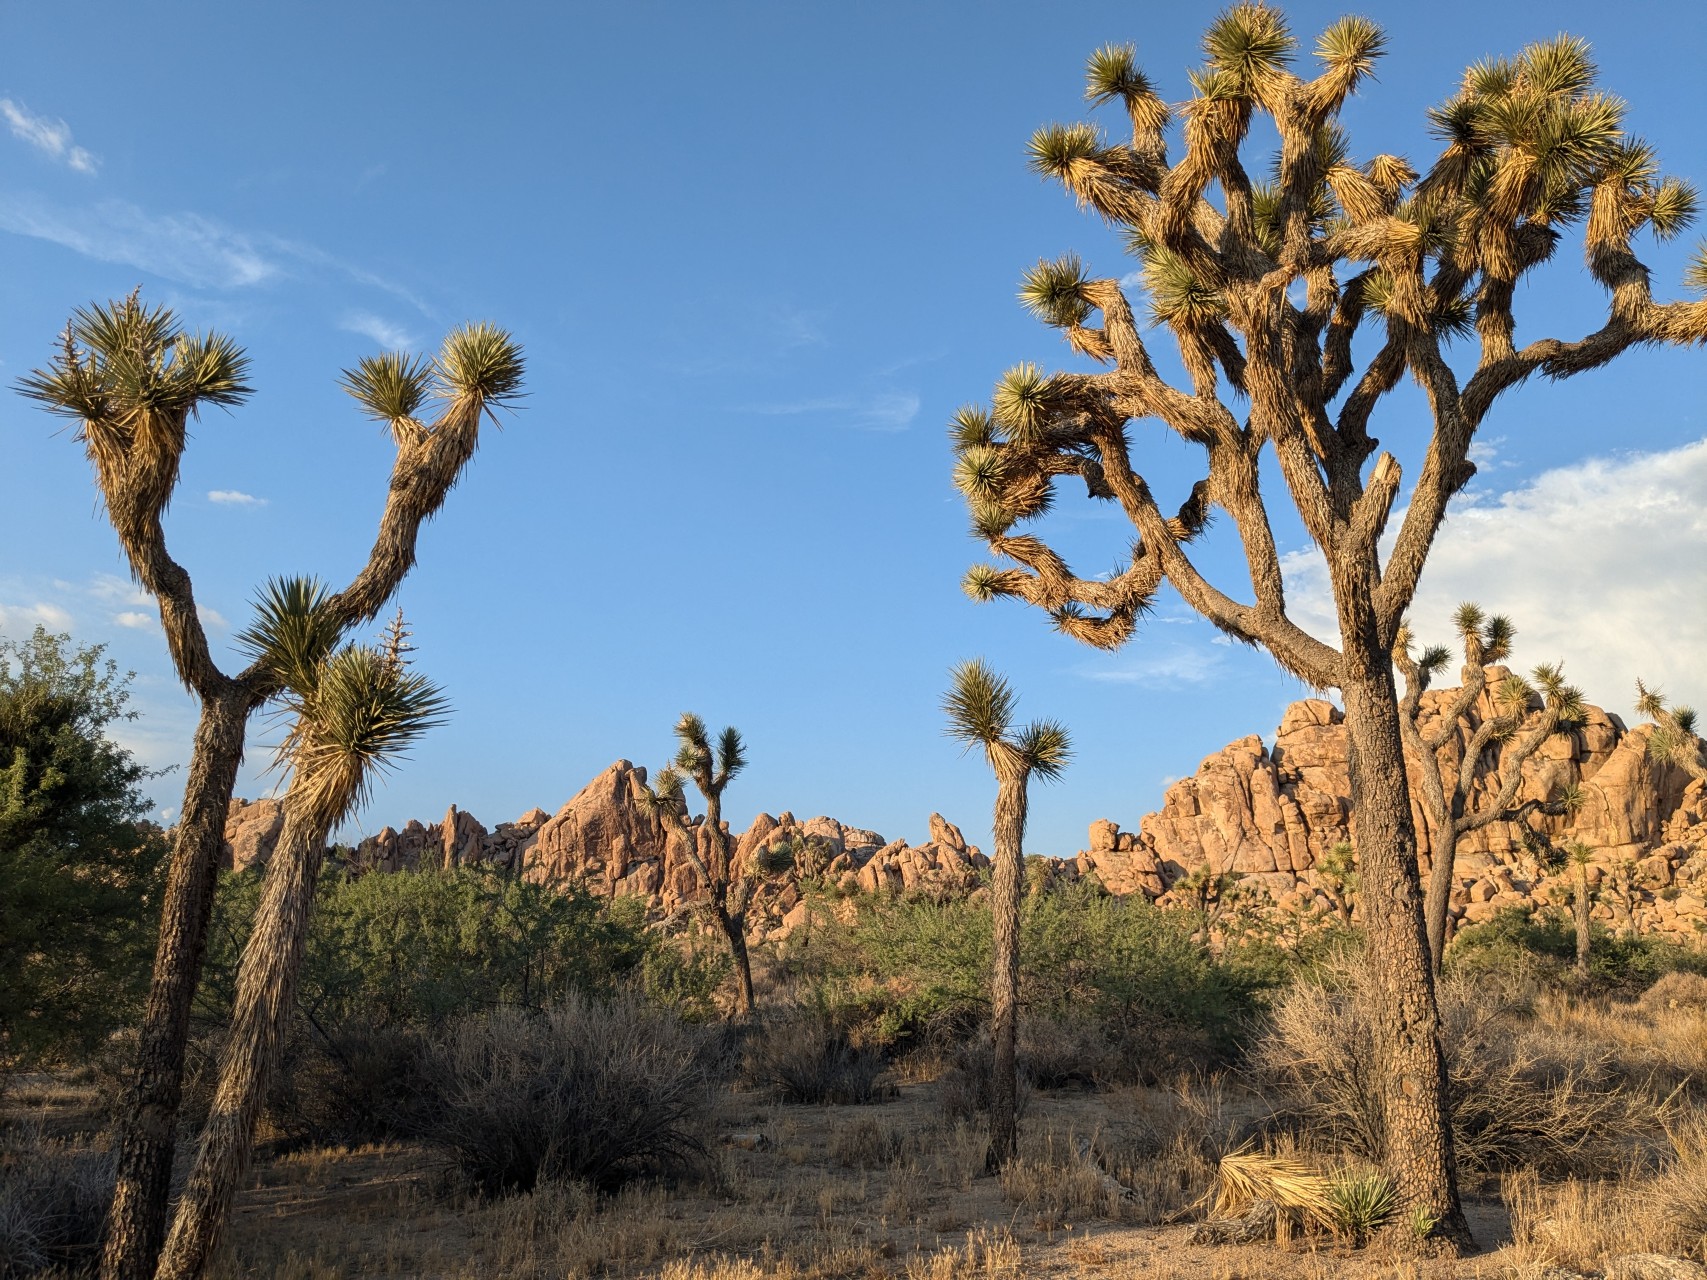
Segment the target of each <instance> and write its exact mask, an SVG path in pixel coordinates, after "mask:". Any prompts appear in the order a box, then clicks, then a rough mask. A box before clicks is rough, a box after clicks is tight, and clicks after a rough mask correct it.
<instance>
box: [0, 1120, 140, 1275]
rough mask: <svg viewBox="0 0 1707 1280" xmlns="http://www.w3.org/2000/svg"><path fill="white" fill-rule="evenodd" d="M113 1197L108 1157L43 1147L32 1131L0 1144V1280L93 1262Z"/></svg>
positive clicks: (28, 1128) (28, 1129)
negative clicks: (109, 1203) (108, 1205)
mask: <svg viewBox="0 0 1707 1280" xmlns="http://www.w3.org/2000/svg"><path fill="white" fill-rule="evenodd" d="M112 1194H113V1162H112V1157H111V1156H110V1155H109V1154H107V1153H105V1152H97V1151H80V1150H73V1149H71V1148H68V1147H64V1146H61V1145H59V1144H56V1143H51V1142H47V1141H45V1140H43V1138H42V1135H41V1133H40V1131H39V1129H35V1128H33V1127H31V1126H23V1127H20V1128H18V1129H14V1130H12V1131H10V1132H8V1133H7V1134H6V1135H5V1136H4V1138H0V1280H13V1277H18V1276H29V1275H34V1274H36V1273H37V1272H40V1271H46V1270H48V1269H50V1268H76V1267H80V1266H82V1265H83V1264H85V1263H87V1262H88V1261H90V1260H92V1259H93V1258H94V1257H95V1256H96V1255H97V1253H98V1252H99V1249H100V1239H101V1226H102V1223H103V1221H104V1220H105V1217H106V1209H107V1202H108V1201H109V1200H110V1199H111V1198H112Z"/></svg>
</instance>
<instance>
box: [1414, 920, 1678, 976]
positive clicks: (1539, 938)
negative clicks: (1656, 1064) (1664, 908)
mask: <svg viewBox="0 0 1707 1280" xmlns="http://www.w3.org/2000/svg"><path fill="white" fill-rule="evenodd" d="M1576 958H1577V934H1576V925H1575V923H1574V922H1573V921H1572V920H1570V919H1569V918H1568V916H1567V915H1565V914H1564V913H1561V912H1558V911H1548V910H1541V909H1533V908H1529V907H1519V906H1512V907H1504V908H1502V909H1501V910H1499V911H1498V912H1496V913H1495V914H1494V916H1493V918H1492V919H1490V920H1487V921H1484V922H1483V923H1481V924H1476V925H1471V926H1469V927H1468V928H1465V929H1461V930H1459V932H1458V934H1457V935H1456V936H1455V937H1454V938H1453V939H1452V943H1451V945H1450V946H1448V947H1447V949H1446V956H1445V968H1446V971H1447V972H1448V973H1450V974H1453V975H1455V976H1457V977H1460V978H1463V979H1465V980H1466V981H1477V982H1484V983H1486V982H1494V983H1498V984H1500V985H1502V986H1506V987H1510V986H1512V985H1514V984H1527V985H1529V986H1532V987H1545V986H1560V985H1566V984H1575V983H1576V982H1577V981H1578V979H1577V974H1576ZM1671 973H1681V974H1693V975H1704V976H1707V952H1703V951H1698V950H1691V949H1690V948H1688V947H1685V946H1682V945H1681V944H1679V943H1676V942H1670V941H1668V940H1666V939H1665V938H1661V937H1656V936H1655V935H1653V934H1625V935H1616V934H1613V933H1610V932H1608V930H1607V929H1606V927H1605V926H1604V925H1603V924H1601V922H1600V921H1598V920H1597V921H1595V922H1594V923H1593V926H1592V931H1591V935H1590V939H1589V958H1588V983H1589V985H1590V986H1591V987H1593V988H1596V989H1600V990H1622V991H1639V990H1642V989H1644V988H1647V987H1651V986H1653V984H1654V983H1655V982H1657V981H1659V980H1660V979H1661V978H1663V977H1665V976H1666V975H1667V974H1671Z"/></svg>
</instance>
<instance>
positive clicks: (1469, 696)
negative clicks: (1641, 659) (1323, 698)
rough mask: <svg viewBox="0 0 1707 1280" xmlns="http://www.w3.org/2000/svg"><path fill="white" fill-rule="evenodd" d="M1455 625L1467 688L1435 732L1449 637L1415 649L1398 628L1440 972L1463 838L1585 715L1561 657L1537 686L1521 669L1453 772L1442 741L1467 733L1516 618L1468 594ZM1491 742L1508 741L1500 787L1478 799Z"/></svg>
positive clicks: (1503, 807) (1503, 803)
mask: <svg viewBox="0 0 1707 1280" xmlns="http://www.w3.org/2000/svg"><path fill="white" fill-rule="evenodd" d="M1453 626H1454V627H1456V628H1457V630H1458V637H1459V640H1460V641H1461V642H1462V644H1463V646H1464V668H1463V672H1462V674H1461V675H1460V677H1459V681H1460V684H1459V689H1458V692H1457V693H1456V694H1455V695H1453V697H1452V698H1451V700H1450V701H1448V702H1447V703H1446V704H1445V706H1443V707H1441V708H1439V718H1438V719H1437V720H1436V721H1435V724H1434V727H1433V728H1432V729H1431V730H1429V731H1428V732H1426V733H1425V732H1424V731H1423V727H1422V722H1423V715H1422V695H1423V693H1424V691H1426V690H1427V688H1428V686H1429V681H1430V679H1431V678H1432V677H1433V676H1434V675H1436V674H1437V673H1439V672H1440V671H1442V670H1443V669H1444V668H1445V667H1446V664H1447V663H1448V662H1449V661H1451V653H1450V652H1449V651H1448V650H1447V649H1446V648H1445V647H1443V646H1440V645H1434V646H1431V647H1430V648H1428V649H1426V650H1424V651H1423V653H1422V654H1421V655H1420V656H1416V655H1413V654H1412V653H1411V636H1410V630H1409V628H1407V627H1401V628H1400V629H1399V638H1398V642H1397V644H1396V645H1395V646H1394V649H1393V662H1394V664H1395V665H1396V666H1397V667H1398V668H1399V670H1400V672H1402V673H1403V675H1404V677H1405V696H1404V698H1403V699H1402V700H1401V701H1400V703H1399V729H1400V731H1401V732H1402V733H1403V734H1404V738H1405V745H1406V746H1408V747H1410V748H1411V755H1412V757H1413V758H1414V759H1415V761H1416V763H1417V772H1418V778H1417V782H1418V784H1419V786H1420V789H1421V792H1422V799H1423V810H1424V812H1425V814H1426V815H1427V817H1428V826H1429V841H1430V847H1431V849H1432V851H1433V852H1432V856H1433V862H1432V865H1431V867H1430V869H1429V878H1428V892H1427V895H1426V897H1425V898H1424V901H1423V920H1424V922H1425V924H1426V927H1427V930H1428V950H1429V958H1430V960H1431V961H1432V963H1433V965H1434V970H1435V972H1436V973H1438V972H1440V957H1441V955H1442V953H1443V952H1444V951H1445V950H1446V917H1447V912H1448V910H1449V908H1450V907H1451V905H1452V886H1453V883H1454V876H1455V874H1456V871H1455V868H1456V864H1457V859H1458V841H1459V840H1460V839H1461V838H1463V837H1464V836H1466V835H1468V834H1469V833H1470V832H1472V831H1480V830H1481V829H1482V828H1483V827H1486V826H1487V825H1489V824H1490V823H1492V822H1494V821H1496V820H1497V819H1500V818H1509V817H1512V816H1513V813H1512V803H1513V802H1514V801H1515V800H1516V799H1517V789H1518V787H1519V785H1520V784H1521V783H1522V781H1523V766H1524V764H1525V763H1526V762H1527V761H1528V760H1529V759H1530V758H1531V757H1533V756H1534V755H1535V753H1536V752H1537V751H1539V750H1540V749H1541V744H1542V743H1544V742H1546V741H1547V739H1548V738H1550V737H1552V736H1553V735H1554V734H1555V733H1559V732H1561V731H1562V730H1564V729H1567V728H1569V727H1570V726H1572V725H1575V724H1576V723H1577V722H1578V721H1580V720H1581V719H1582V714H1583V699H1582V693H1581V691H1580V690H1578V689H1576V688H1574V687H1573V686H1571V685H1568V684H1566V683H1565V677H1564V673H1563V672H1562V671H1561V670H1560V669H1559V667H1558V666H1557V665H1542V666H1538V667H1536V668H1535V670H1534V672H1533V673H1532V674H1533V677H1534V680H1535V687H1532V686H1531V685H1530V683H1529V682H1528V681H1527V680H1525V679H1524V678H1523V677H1522V676H1518V675H1507V676H1506V677H1505V678H1504V679H1503V680H1502V681H1501V682H1500V685H1499V687H1498V688H1497V689H1495V690H1494V691H1493V703H1494V711H1495V714H1493V715H1491V716H1489V717H1487V718H1486V719H1484V720H1482V721H1481V722H1480V723H1479V724H1478V725H1477V726H1476V728H1475V729H1474V730H1473V731H1472V732H1471V734H1470V737H1469V741H1468V742H1466V743H1465V744H1464V754H1463V757H1462V758H1461V759H1460V761H1459V764H1458V769H1457V771H1456V772H1455V773H1452V774H1451V775H1450V776H1448V773H1447V770H1446V769H1445V768H1444V767H1443V765H1442V762H1441V759H1440V749H1441V748H1442V747H1444V746H1445V745H1446V744H1447V742H1448V741H1450V740H1451V739H1452V738H1453V737H1454V736H1456V735H1457V734H1458V733H1459V731H1460V726H1461V725H1462V724H1463V722H1464V720H1465V717H1466V716H1468V715H1469V713H1470V709H1471V708H1472V707H1474V706H1475V705H1476V700H1477V699H1478V698H1480V697H1481V696H1482V694H1483V692H1484V691H1486V690H1487V687H1488V667H1489V665H1491V664H1493V663H1497V662H1503V661H1504V660H1505V659H1506V658H1507V657H1509V656H1510V654H1511V642H1512V637H1513V635H1514V634H1515V632H1514V631H1513V629H1512V625H1511V623H1510V621H1509V620H1507V619H1506V618H1504V617H1501V616H1499V615H1498V614H1496V615H1494V616H1493V617H1491V618H1490V617H1486V616H1484V615H1483V613H1482V610H1481V608H1480V606H1478V605H1476V604H1473V603H1469V602H1466V603H1464V604H1461V605H1459V606H1458V611H1457V612H1456V613H1455V614H1454V615H1453ZM1536 687H1538V688H1539V689H1540V692H1541V696H1542V707H1541V712H1540V714H1539V716H1537V718H1536V720H1535V722H1534V723H1533V724H1532V725H1530V726H1529V730H1528V732H1526V733H1524V734H1523V735H1522V736H1521V737H1519V736H1518V730H1519V729H1520V728H1522V727H1523V726H1524V724H1525V723H1526V722H1527V721H1528V719H1529V704H1530V700H1531V699H1532V698H1533V697H1534V696H1535V692H1536ZM1508 744H1509V745H1508ZM1490 747H1504V748H1505V749H1504V750H1503V751H1501V752H1500V753H1499V755H1498V757H1497V759H1496V761H1495V763H1496V765H1497V769H1498V772H1497V773H1496V774H1495V775H1494V776H1493V778H1492V779H1490V780H1489V783H1488V785H1489V788H1490V790H1491V792H1492V794H1491V795H1488V796H1486V797H1485V799H1484V801H1483V803H1482V804H1480V805H1477V806H1471V804H1470V796H1471V793H1472V791H1473V790H1474V788H1475V784H1476V775H1477V772H1478V770H1479V769H1480V768H1481V766H1482V763H1483V759H1484V757H1485V755H1486V754H1487V752H1488V750H1489V748H1490Z"/></svg>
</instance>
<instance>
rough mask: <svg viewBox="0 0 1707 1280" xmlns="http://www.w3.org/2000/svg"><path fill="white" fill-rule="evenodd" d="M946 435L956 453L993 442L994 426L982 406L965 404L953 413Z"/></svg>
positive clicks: (987, 411) (994, 435)
mask: <svg viewBox="0 0 1707 1280" xmlns="http://www.w3.org/2000/svg"><path fill="white" fill-rule="evenodd" d="M948 434H949V437H950V439H952V440H953V441H954V448H955V451H956V452H957V453H958V452H960V451H961V450H965V449H970V448H973V447H974V446H975V445H981V444H989V443H991V442H992V441H993V440H995V438H996V424H995V422H994V421H992V420H991V418H990V413H989V410H987V409H985V408H984V407H983V406H982V405H975V404H965V405H961V406H960V408H958V409H956V410H955V411H954V417H953V419H952V420H951V421H950V422H949V427H948Z"/></svg>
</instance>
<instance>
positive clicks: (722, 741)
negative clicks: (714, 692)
mask: <svg viewBox="0 0 1707 1280" xmlns="http://www.w3.org/2000/svg"><path fill="white" fill-rule="evenodd" d="M676 737H677V739H678V740H680V742H681V747H680V749H679V750H678V751H677V752H676V758H675V760H674V761H673V762H672V763H671V764H669V765H667V766H665V767H664V768H662V769H660V770H659V771H658V777H657V780H656V781H655V782H654V783H653V785H652V786H650V787H646V789H645V798H646V803H647V806H648V808H649V809H650V810H651V812H652V813H654V814H656V815H657V816H658V818H659V819H660V820H661V821H662V822H663V824H664V826H665V828H666V829H667V830H668V831H670V832H672V833H674V834H675V835H677V836H679V837H680V839H681V841H682V847H683V848H685V849H686V850H687V855H688V859H689V861H691V862H692V863H693V866H694V869H695V870H696V871H698V872H699V876H700V879H702V880H704V881H705V886H706V901H705V909H706V911H707V912H708V913H709V914H710V916H711V918H712V919H713V920H715V921H716V922H717V927H718V930H719V931H720V932H721V933H722V934H723V937H724V939H725V940H726V941H727V942H728V944H729V956H730V959H732V960H733V961H734V962H735V1016H736V1017H737V1018H739V1019H742V1020H745V1019H747V1018H750V1017H752V1015H753V965H752V961H751V960H750V959H749V958H748V956H747V908H748V907H749V906H751V905H752V902H753V891H754V890H755V889H756V888H758V879H759V875H758V873H759V870H760V869H759V868H758V867H742V868H740V870H739V871H737V870H736V868H735V867H734V866H733V865H732V864H733V861H734V859H733V858H732V857H731V856H730V851H729V833H728V832H726V831H725V830H724V829H723V789H724V788H725V787H727V786H728V785H729V780H730V779H731V778H733V777H734V776H735V775H736V774H738V773H740V772H741V770H742V769H744V768H746V767H747V757H746V748H745V747H744V746H743V744H742V742H741V734H740V732H739V731H738V730H737V729H736V728H735V727H734V726H733V725H731V726H729V727H727V728H725V729H724V730H723V732H722V733H721V734H720V735H718V739H717V748H716V750H715V751H714V750H713V749H712V746H711V741H710V739H709V738H708V737H707V736H706V730H705V721H703V720H701V719H700V718H699V717H698V716H696V715H694V714H693V712H691V711H684V712H683V713H682V718H681V719H680V720H678V721H676ZM688 778H691V779H692V780H693V784H694V786H695V787H696V788H698V790H699V794H700V795H701V796H703V797H704V798H705V820H704V821H703V822H702V823H701V824H700V826H699V827H698V828H697V829H696V828H693V827H690V826H688V824H687V797H686V796H685V795H684V794H683V791H682V784H683V782H684V780H685V779H688ZM701 838H703V839H704V841H705V848H704V850H703V853H704V856H701V853H702V851H701V849H700V840H701Z"/></svg>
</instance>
